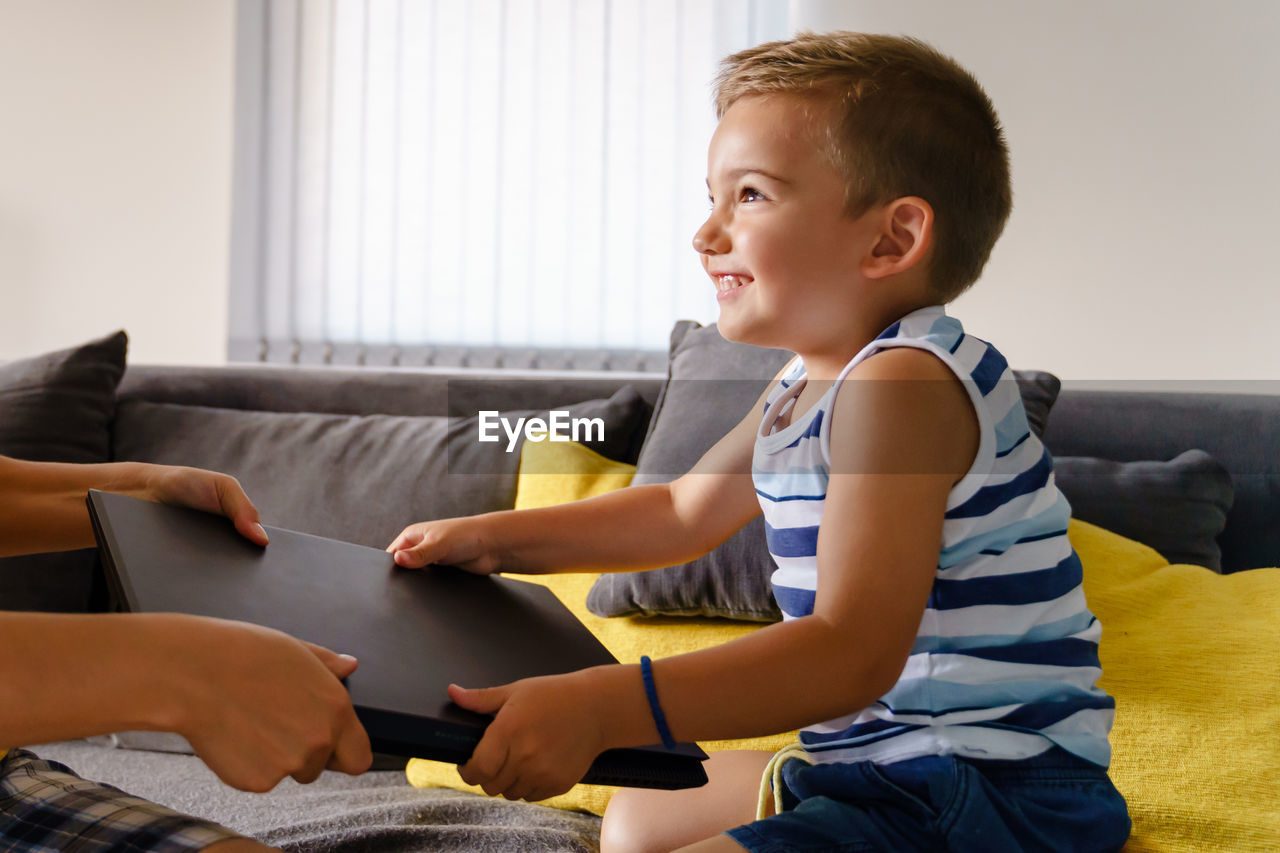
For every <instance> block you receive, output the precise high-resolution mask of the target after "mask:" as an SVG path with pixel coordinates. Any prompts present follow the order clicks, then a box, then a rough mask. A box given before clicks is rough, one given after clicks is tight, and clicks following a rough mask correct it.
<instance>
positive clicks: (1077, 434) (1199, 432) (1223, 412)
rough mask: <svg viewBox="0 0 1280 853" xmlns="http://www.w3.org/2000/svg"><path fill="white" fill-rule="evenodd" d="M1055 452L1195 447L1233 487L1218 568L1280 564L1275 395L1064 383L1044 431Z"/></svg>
mask: <svg viewBox="0 0 1280 853" xmlns="http://www.w3.org/2000/svg"><path fill="white" fill-rule="evenodd" d="M1044 441H1045V445H1046V446H1047V447H1048V448H1049V452H1050V453H1053V454H1055V455H1059V456H1098V457H1102V458H1104V459H1114V460H1117V461H1120V462H1132V461H1137V460H1168V459H1172V458H1173V457H1175V456H1177V455H1178V454H1179V453H1181V452H1183V451H1184V450H1190V449H1192V448H1199V449H1201V450H1204V451H1206V452H1207V453H1209V454H1210V455H1212V456H1213V457H1214V458H1216V459H1217V460H1218V461H1219V462H1221V463H1222V464H1223V466H1225V467H1226V469H1227V471H1228V472H1229V473H1230V474H1231V479H1232V482H1233V484H1234V487H1235V502H1234V503H1233V505H1232V508H1231V511H1230V512H1229V513H1228V514H1227V526H1226V528H1225V529H1224V530H1223V532H1222V535H1221V536H1219V537H1218V544H1219V546H1220V547H1221V548H1222V570H1223V571H1224V572H1234V571H1240V570H1241V569H1251V568H1260V567H1263V566H1280V395H1276V394H1245V393H1221V394H1219V393H1185V392H1184V393H1179V392H1154V391H1151V392H1148V391H1105V390H1084V389H1072V388H1070V387H1069V386H1067V387H1064V388H1063V390H1062V393H1061V394H1060V395H1059V397H1058V401H1057V403H1055V404H1054V407H1053V411H1052V413H1051V414H1050V416H1049V426H1048V429H1047V430H1046V431H1045V435H1044Z"/></svg>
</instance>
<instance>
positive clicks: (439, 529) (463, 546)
mask: <svg viewBox="0 0 1280 853" xmlns="http://www.w3.org/2000/svg"><path fill="white" fill-rule="evenodd" d="M387 553H390V554H394V555H395V560H396V565H398V566H403V567H404V568H406V569H420V568H422V567H423V566H429V565H432V564H436V565H442V566H457V567H458V568H460V569H465V570H466V571H468V572H471V573H472V574H477V575H488V574H493V573H494V572H497V571H500V570H501V569H500V563H501V561H500V560H499V559H498V555H497V554H496V553H495V549H493V548H492V547H490V545H489V542H488V537H487V536H486V535H485V524H484V521H483V520H482V519H481V518H480V517H477V516H472V517H469V518H450V519H445V520H443V521H422V522H419V523H418V524H410V525H409V526H408V527H406V528H405V529H404V530H402V531H400V535H399V536H397V537H396V538H395V540H393V541H392V543H391V544H390V545H388V546H387Z"/></svg>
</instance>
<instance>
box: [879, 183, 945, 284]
mask: <svg viewBox="0 0 1280 853" xmlns="http://www.w3.org/2000/svg"><path fill="white" fill-rule="evenodd" d="M878 219H879V222H880V234H879V237H878V239H877V240H876V243H875V245H874V246H873V247H872V249H871V251H870V252H868V253H867V256H866V257H865V258H863V260H862V273H863V275H865V276H866V277H867V278H884V277H886V276H890V275H896V274H897V273H900V272H904V271H906V270H908V269H910V268H911V267H914V266H915V265H916V264H918V263H920V261H922V260H923V259H924V257H925V256H926V255H927V254H928V252H929V248H930V246H932V245H933V206H932V205H930V204H929V202H927V201H925V200H924V199H922V198H918V197H916V196H906V197H904V198H900V199H895V200H894V201H891V202H889V203H888V204H886V205H885V206H884V207H883V208H881V210H880V216H879V217H878Z"/></svg>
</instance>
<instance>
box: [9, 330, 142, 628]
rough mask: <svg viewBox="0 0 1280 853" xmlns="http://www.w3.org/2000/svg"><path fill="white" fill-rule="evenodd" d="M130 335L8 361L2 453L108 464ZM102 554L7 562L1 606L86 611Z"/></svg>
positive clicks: (72, 553)
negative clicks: (117, 398) (96, 567)
mask: <svg viewBox="0 0 1280 853" xmlns="http://www.w3.org/2000/svg"><path fill="white" fill-rule="evenodd" d="M128 347H129V339H128V337H127V336H126V335H125V333H124V332H116V333H115V334H112V335H108V336H107V337H105V338H102V339H101V340H97V341H92V342H90V343H87V344H85V345H83V346H79V347H74V348H71V349H65V350H60V351H58V352H51V353H47V354H45V355H41V356H36V357H35V358H26V359H21V360H18V361H9V362H5V363H3V364H0V454H3V455H5V456H12V457H15V458H17V459H29V460H33V461H39V462H80V463H85V462H106V461H108V459H109V458H110V450H111V434H110V427H111V419H112V417H113V416H114V415H115V409H116V386H117V385H119V384H120V377H121V376H123V375H124V367H125V355H126V352H127V351H128ZM95 560H96V552H95V551H93V550H91V549H90V550H80V551H64V552H61V553H56V554H30V555H24V556H21V557H7V558H4V559H0V609H3V610H43V611H53V612H73V613H83V612H85V611H86V610H88V609H89V605H90V596H91V590H92V588H93V574H94V566H95Z"/></svg>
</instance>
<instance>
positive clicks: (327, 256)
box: [229, 0, 787, 368]
mask: <svg viewBox="0 0 1280 853" xmlns="http://www.w3.org/2000/svg"><path fill="white" fill-rule="evenodd" d="M786 31H787V2H786V0H467V2H458V0H270V2H268V0H239V4H238V7H237V57H236V145H235V150H236V162H235V186H234V199H233V223H232V259H231V277H232V281H231V306H230V308H231V314H230V331H229V334H230V340H229V355H230V357H231V358H232V360H236V361H273V362H300V363H382V364H403V365H421V364H433V363H436V364H466V363H483V364H508V365H510V364H520V365H524V366H531V365H537V364H539V363H545V362H547V359H546V358H545V354H546V353H548V352H561V353H564V352H570V353H571V352H573V351H581V352H592V353H596V354H597V355H595V356H593V360H591V361H590V363H589V366H593V367H624V368H632V367H649V366H652V362H651V361H648V360H647V359H649V357H650V356H652V355H654V354H657V356H658V357H659V358H660V357H661V354H662V352H663V351H664V350H665V346H666V337H667V333H668V331H669V329H670V328H671V325H672V323H673V322H674V321H675V320H676V319H679V318H685V317H691V318H694V319H699V320H703V321H710V320H714V318H715V299H714V294H713V290H712V288H711V286H710V284H709V283H708V282H707V281H706V279H705V276H703V274H702V272H701V269H700V267H699V264H698V262H697V257H696V255H695V253H694V252H693V250H692V249H691V247H690V239H691V237H692V235H693V232H694V230H695V229H696V228H697V226H698V225H699V224H700V223H701V221H702V219H703V217H704V216H705V215H706V210H707V202H706V188H705V184H704V179H705V172H706V146H707V142H708V140H709V138H710V135H711V132H712V130H713V129H714V114H713V109H712V104H711V80H712V78H713V76H714V74H715V70H716V66H717V63H718V61H719V59H720V58H721V57H723V56H724V55H726V54H728V53H730V52H732V51H734V50H738V49H741V48H743V47H746V46H748V45H750V44H754V43H757V42H759V41H764V40H769V39H773V38H781V37H783V36H785V35H786ZM540 353H541V354H543V357H542V358H541V360H540V356H539V354H540ZM611 354H612V356H617V357H611ZM565 365H568V366H581V365H574V364H573V359H572V358H569V359H568V360H567V361H564V363H563V364H562V365H561V366H565Z"/></svg>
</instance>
